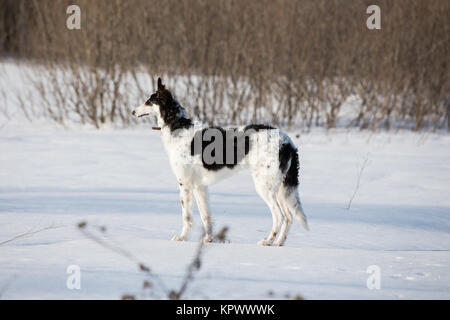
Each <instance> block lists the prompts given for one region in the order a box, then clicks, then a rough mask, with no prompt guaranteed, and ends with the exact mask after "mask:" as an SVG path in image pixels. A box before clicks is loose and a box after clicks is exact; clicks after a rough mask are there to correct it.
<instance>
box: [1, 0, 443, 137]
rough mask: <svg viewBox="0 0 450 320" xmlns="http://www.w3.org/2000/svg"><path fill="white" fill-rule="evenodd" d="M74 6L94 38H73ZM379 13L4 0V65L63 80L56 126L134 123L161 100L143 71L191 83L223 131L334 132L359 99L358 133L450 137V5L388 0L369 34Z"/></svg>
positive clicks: (200, 0)
mask: <svg viewBox="0 0 450 320" xmlns="http://www.w3.org/2000/svg"><path fill="white" fill-rule="evenodd" d="M70 4H77V5H79V6H80V8H81V30H68V29H67V28H66V18H67V15H66V8H67V6H68V5H70ZM370 4H374V3H373V1H366V0H355V1H346V0H331V1H330V0H315V1H312V0H299V1H294V0H246V1H225V0H222V1H219V0H210V1H206V0H185V1H179V0H165V1H147V0H114V1H112V0H111V1H109V0H108V1H107V0H95V1H92V0H91V1H89V0H78V1H66V0H59V1H50V0H34V1H26V0H2V2H1V3H0V10H1V11H0V54H3V55H13V56H20V57H23V58H27V59H33V60H34V61H36V62H39V63H40V64H43V65H44V66H46V67H47V68H46V70H50V71H48V72H46V73H45V79H43V78H44V77H43V76H41V77H40V78H37V79H36V87H37V88H39V90H40V96H41V98H42V102H41V104H42V106H43V108H45V110H47V111H46V112H47V114H48V115H49V116H51V117H53V118H54V119H55V120H57V121H64V119H65V118H67V115H68V114H70V113H71V112H75V113H76V114H78V115H79V118H80V120H81V121H82V122H90V123H94V124H96V125H97V126H99V125H100V124H101V123H104V122H121V123H128V122H129V121H132V120H130V117H129V110H130V103H131V102H134V101H131V100H132V99H133V98H134V96H132V94H131V93H130V92H131V91H130V90H131V89H130V88H137V89H138V90H139V94H140V95H141V97H142V98H141V99H142V100H144V99H145V98H146V95H148V94H149V93H150V92H151V91H152V90H153V88H152V87H151V85H149V83H151V81H153V80H151V81H149V82H148V84H145V82H143V81H142V77H140V76H139V72H142V71H144V73H145V74H147V75H148V76H149V77H150V79H154V78H155V76H156V75H163V76H165V77H166V79H168V80H167V81H168V84H169V86H176V85H177V84H179V82H182V84H183V87H185V88H186V90H185V92H182V93H181V92H180V93H179V96H178V98H179V100H181V102H182V104H184V105H186V107H188V108H189V109H190V113H191V114H194V115H195V117H196V118H198V119H201V120H204V121H207V122H210V123H211V122H213V121H215V122H218V121H219V122H223V123H241V122H244V121H254V122H257V121H259V122H273V123H276V124H278V125H294V124H295V125H298V124H300V125H302V126H303V127H305V128H309V127H311V126H313V125H318V126H324V127H326V128H332V127H334V126H336V125H339V123H338V122H339V120H340V119H342V116H340V112H341V111H342V106H343V104H344V102H346V101H348V99H349V98H350V97H352V98H357V100H358V103H357V104H356V110H354V111H353V113H352V115H351V117H350V118H349V119H347V120H348V121H347V122H346V123H345V125H348V126H354V127H359V128H368V129H372V130H376V129H378V128H387V129H390V128H399V127H407V128H411V129H413V130H422V129H438V128H444V129H447V130H448V128H449V125H450V115H449V113H450V82H449V75H450V67H449V63H450V61H449V60H450V58H449V57H450V55H449V54H448V53H449V52H450V50H449V49H450V48H449V43H450V23H449V22H448V21H450V2H449V1H440V0H429V1H418V0H417V1H412V0H397V1H387V0H378V1H376V4H377V5H379V6H380V8H381V28H382V29H381V30H368V29H367V28H366V19H367V17H368V14H367V13H366V8H367V7H368V6H369V5H370ZM61 68H62V69H61ZM57 70H58V71H57ZM61 70H62V71H61ZM130 79H131V80H130ZM176 93H177V91H175V94H176ZM55 100H56V102H57V103H55ZM46 101H47V102H46ZM218 119H220V120H218ZM341 124H342V121H341Z"/></svg>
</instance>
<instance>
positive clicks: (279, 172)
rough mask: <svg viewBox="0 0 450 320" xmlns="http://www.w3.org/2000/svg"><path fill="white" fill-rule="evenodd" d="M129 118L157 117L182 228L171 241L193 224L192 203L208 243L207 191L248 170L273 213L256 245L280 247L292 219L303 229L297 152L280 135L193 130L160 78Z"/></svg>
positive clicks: (269, 130)
mask: <svg viewBox="0 0 450 320" xmlns="http://www.w3.org/2000/svg"><path fill="white" fill-rule="evenodd" d="M132 114H133V115H134V116H136V117H145V116H156V118H157V121H158V126H159V128H160V129H161V138H162V141H163V144H164V147H165V149H166V151H167V153H168V155H169V161H170V165H171V167H172V170H173V172H174V173H175V176H176V177H177V179H178V184H179V187H180V197H181V207H182V215H183V229H182V231H181V234H180V235H178V236H175V237H173V239H172V240H178V241H183V240H185V239H186V237H187V234H188V232H189V230H190V228H191V225H192V211H193V199H194V198H195V200H196V202H197V206H198V209H199V211H200V215H201V219H202V222H203V225H204V228H205V235H204V237H203V238H202V241H203V242H210V241H212V236H211V217H210V209H209V205H208V194H207V186H208V185H210V184H212V183H215V182H217V181H219V180H221V179H223V178H225V177H227V176H230V175H232V174H234V173H236V172H237V171H238V170H239V169H242V168H249V169H250V170H251V173H252V177H253V180H254V183H255V187H256V191H257V192H258V194H259V195H260V196H261V198H262V199H263V200H264V201H265V202H266V203H267V205H268V206H269V208H270V211H271V213H272V219H273V225H272V231H271V232H270V235H269V236H268V237H267V239H263V240H261V241H259V242H258V244H259V245H266V246H268V245H275V246H281V245H283V243H284V241H285V240H286V235H287V232H288V231H289V227H290V225H291V223H292V216H291V214H293V215H294V217H295V218H296V219H297V220H298V221H299V222H300V223H301V224H302V225H303V226H304V227H305V229H307V230H308V224H307V221H306V216H305V213H304V211H303V209H302V205H301V203H300V198H299V195H298V190H297V187H298V170H299V160H298V153H297V149H296V147H295V145H294V144H293V142H292V141H291V139H290V138H289V137H288V135H286V134H285V133H283V132H281V130H278V129H275V128H273V127H270V126H265V125H254V124H252V125H248V126H244V127H233V128H221V127H202V126H200V127H198V126H197V125H194V123H193V122H192V121H191V119H189V118H188V116H187V115H186V112H185V110H184V108H183V107H182V106H181V105H180V104H179V103H178V101H177V100H175V99H174V98H173V97H172V94H171V93H170V92H169V90H167V89H166V88H165V86H164V85H163V84H162V82H161V78H158V90H157V91H156V93H154V94H152V95H151V97H150V98H149V99H148V100H147V101H146V102H145V104H143V105H142V106H140V107H137V108H136V109H135V110H133V112H132ZM277 235H278V238H276V236H277ZM275 238H276V239H275Z"/></svg>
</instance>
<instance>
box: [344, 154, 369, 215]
mask: <svg viewBox="0 0 450 320" xmlns="http://www.w3.org/2000/svg"><path fill="white" fill-rule="evenodd" d="M368 161H369V154H367V155H366V157H365V158H364V161H363V163H362V165H361V168H360V169H359V171H358V177H357V179H356V185H355V190H354V191H353V194H352V196H351V197H350V200H349V202H348V205H347V208H346V209H347V210H350V207H351V205H352V202H353V199H354V198H355V196H356V193H357V192H358V189H359V185H360V183H361V176H362V173H363V171H364V169H365V168H366V166H367V163H368Z"/></svg>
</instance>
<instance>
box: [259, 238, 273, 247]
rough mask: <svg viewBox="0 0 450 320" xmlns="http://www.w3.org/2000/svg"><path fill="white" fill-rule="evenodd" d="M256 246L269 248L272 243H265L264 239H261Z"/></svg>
mask: <svg viewBox="0 0 450 320" xmlns="http://www.w3.org/2000/svg"><path fill="white" fill-rule="evenodd" d="M257 245H258V246H271V245H272V242H270V241H267V240H266V239H262V240H260V241H258V242H257Z"/></svg>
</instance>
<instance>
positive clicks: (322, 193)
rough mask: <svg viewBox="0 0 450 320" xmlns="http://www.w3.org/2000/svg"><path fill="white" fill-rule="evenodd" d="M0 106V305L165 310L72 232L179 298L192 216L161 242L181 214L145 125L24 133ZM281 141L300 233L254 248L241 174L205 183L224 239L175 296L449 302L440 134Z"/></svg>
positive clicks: (264, 219) (448, 204) (263, 222)
mask: <svg viewBox="0 0 450 320" xmlns="http://www.w3.org/2000/svg"><path fill="white" fill-rule="evenodd" d="M8 68H9V69H8V70H10V71H11V70H12V71H14V70H13V69H11V66H10V65H8ZM12 74H13V75H14V72H12ZM0 80H2V83H3V84H6V82H5V78H3V79H1V77H0ZM11 81H12V82H14V83H16V84H17V83H19V82H20V81H21V80H20V79H19V78H17V79H13V80H11ZM18 87H20V85H19V86H18ZM5 101H6V102H3V103H6V104H8V103H9V105H8V107H7V108H6V109H7V112H6V115H7V116H5V113H2V112H0V298H3V299H96V298H99V299H118V298H120V297H121V296H122V295H123V294H135V295H137V297H139V298H146V297H154V298H155V297H156V298H165V295H164V291H163V290H162V289H161V288H160V287H159V286H158V285H155V287H154V288H153V289H152V292H153V294H154V295H153V296H147V295H145V292H144V291H143V290H142V283H143V281H144V280H145V279H147V277H146V275H145V274H144V273H142V272H140V271H139V270H138V267H137V265H136V263H135V262H133V261H130V260H129V259H127V258H126V257H124V256H122V255H120V254H118V253H116V252H113V251H111V250H108V249H106V248H105V247H103V246H101V245H99V244H98V243H96V242H95V241H93V240H91V239H89V238H88V237H86V236H85V235H84V234H83V233H82V232H80V230H79V229H78V228H77V224H78V223H80V222H81V221H85V222H87V230H89V231H90V232H93V233H94V234H96V235H98V236H99V237H101V238H102V239H104V240H105V241H107V242H108V243H112V244H114V245H115V246H118V247H120V248H122V249H124V250H126V251H128V252H130V253H132V254H133V256H135V257H136V258H137V259H139V261H141V262H143V263H145V264H146V265H148V266H149V267H150V268H151V270H152V272H154V273H155V274H157V275H158V277H159V279H160V280H161V281H162V282H163V283H164V286H165V287H166V289H176V288H179V286H180V285H181V282H182V280H183V277H184V274H185V272H186V268H187V265H188V264H189V263H190V262H191V261H192V258H193V256H194V255H195V252H196V250H197V247H198V239H199V238H200V235H201V223H200V217H199V215H198V211H197V209H196V214H195V220H194V228H193V232H192V233H191V235H190V238H189V241H187V242H172V241H170V240H169V239H171V238H172V236H174V235H175V234H177V233H179V232H180V230H181V206H180V202H179V196H178V184H177V182H176V180H175V178H174V176H173V174H172V172H171V170H170V167H169V164H168V161H167V156H166V154H165V152H164V150H163V147H162V144H161V141H160V137H159V132H158V131H152V130H151V129H150V127H151V125H149V124H145V125H141V126H136V127H133V128H128V129H118V128H114V127H112V126H111V127H107V126H105V127H103V128H102V129H101V130H94V129H92V128H90V127H83V126H81V125H73V126H70V125H69V126H67V127H61V126H58V125H55V124H54V123H49V122H46V121H45V120H42V119H40V120H39V121H33V122H29V121H25V120H24V119H23V118H24V117H23V116H22V115H21V109H20V108H17V107H16V109H14V105H11V103H12V102H13V99H12V98H11V97H8V96H7V97H6V98H5ZM2 107H4V106H3V105H2V100H0V109H2ZM131 108H132V107H131V106H130V110H131ZM0 111H1V110H0ZM289 134H290V135H291V137H292V139H293V141H294V142H295V143H296V144H297V145H298V147H299V150H300V162H301V170H300V181H301V186H300V195H301V199H302V202H303V207H304V209H305V211H306V214H307V217H308V222H309V226H310V229H311V230H310V231H309V232H306V231H304V229H303V228H301V226H300V225H299V224H298V223H297V222H294V224H293V226H292V228H291V230H290V232H289V234H288V238H287V242H286V245H285V246H284V247H259V246H257V245H256V242H257V241H258V240H261V239H262V238H264V237H266V236H267V235H268V233H269V232H270V228H271V225H272V222H271V215H270V212H269V209H268V208H267V207H266V205H265V204H264V202H263V201H262V200H261V199H260V198H259V197H258V196H257V194H256V192H255V191H254V188H253V183H252V180H251V177H250V174H249V173H248V172H241V173H239V174H238V175H236V176H234V177H232V178H230V179H227V180H225V181H223V182H221V183H219V184H217V185H214V186H212V187H211V188H210V193H211V197H210V198H211V207H212V212H213V222H214V226H215V229H216V230H218V229H220V227H222V226H228V227H229V232H228V235H227V238H228V239H229V242H228V243H224V244H221V243H212V244H207V245H205V247H204V254H203V255H202V266H201V269H200V271H199V272H198V273H197V274H196V275H195V279H194V281H192V283H191V284H190V286H189V288H188V290H187V292H186V294H185V296H184V298H189V299H271V298H275V299H283V298H285V296H286V295H287V294H288V295H290V296H291V297H292V296H295V295H301V296H302V297H304V298H305V299H449V298H450V268H449V264H450V197H449V196H448V194H449V192H448V189H449V186H450V161H449V160H450V148H449V147H450V136H449V135H448V134H443V133H412V132H407V131H400V132H397V133H383V132H382V133H376V134H372V133H368V132H360V131H356V130H351V131H346V130H343V129H336V130H331V131H329V132H324V131H323V130H321V129H314V130H313V131H312V132H311V133H309V134H304V133H300V132H297V131H295V130H293V131H291V132H289ZM297 134H300V135H299V137H296V136H297ZM365 159H367V164H366V165H365V166H364V168H363V170H362V175H361V179H360V185H359V188H358V190H357V192H356V195H355V197H354V199H353V201H352V205H351V207H350V209H349V210H347V205H348V202H349V200H350V198H351V197H352V194H353V193H354V191H355V185H356V182H357V177H358V173H359V172H361V166H362V165H363V163H364V161H365ZM99 226H105V227H106V232H105V233H104V234H103V233H101V232H100V231H98V230H97V229H96V228H97V227H99ZM44 228H47V229H46V230H42V231H40V230H41V229H44ZM33 231H38V232H36V233H34V234H30V235H28V236H23V237H19V238H16V239H14V240H12V241H9V242H5V241H8V240H10V239H13V238H14V237H16V236H18V235H21V234H24V233H27V232H33ZM71 265H78V266H80V270H81V289H80V290H70V289H68V288H67V286H66V282H67V279H68V277H69V274H68V273H67V268H68V267H69V266H71ZM373 265H375V266H378V267H379V268H380V276H381V277H380V280H381V282H380V283H381V287H380V289H379V290H377V289H373V290H370V289H368V287H367V280H368V277H369V276H370V274H368V273H367V272H366V271H367V269H368V267H369V266H373ZM155 284H156V283H155ZM270 292H271V293H272V295H271V294H269V293H270Z"/></svg>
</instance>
